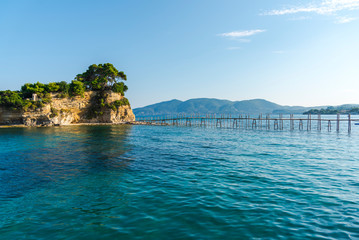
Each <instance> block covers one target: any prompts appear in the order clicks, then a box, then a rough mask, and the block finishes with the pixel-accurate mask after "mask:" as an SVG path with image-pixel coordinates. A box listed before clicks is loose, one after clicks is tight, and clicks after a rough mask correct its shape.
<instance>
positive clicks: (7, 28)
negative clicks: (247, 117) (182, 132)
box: [0, 0, 359, 108]
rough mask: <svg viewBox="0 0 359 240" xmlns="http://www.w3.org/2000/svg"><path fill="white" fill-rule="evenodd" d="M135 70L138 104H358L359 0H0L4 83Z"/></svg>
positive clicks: (132, 81)
mask: <svg viewBox="0 0 359 240" xmlns="http://www.w3.org/2000/svg"><path fill="white" fill-rule="evenodd" d="M107 62H109V63H112V64H113V65H114V66H115V67H116V68H117V69H118V70H120V71H124V72H125V73H126V75H127V79H128V80H127V82H126V84H127V85H128V87H129V90H128V91H127V92H126V97H127V98H128V99H129V100H130V103H131V106H132V108H136V107H143V106H146V105H150V104H153V103H157V102H161V101H168V100H171V99H179V100H187V99H191V98H202V97H205V98H219V99H228V100H233V101H238V100H247V99H256V98H261V99H266V100H269V101H272V102H275V103H278V104H281V105H291V106H298V105H299V106H319V105H340V104H347V103H356V104H359V0H271V1H269V0H222V1H220V0H206V1H204V0H171V1H169V0H151V1H148V0H128V1H125V0H113V1H111V0H102V1H98V0H96V1H93V0H86V1H85V0H84V1H81V0H71V1H69V0H61V1H48V0H1V1H0V84H1V85H0V86H1V87H0V89H1V90H5V89H10V90H18V89H20V87H21V86H22V85H23V84H25V83H32V82H37V81H39V82H43V83H48V82H58V81H67V82H71V80H73V79H74V77H75V76H76V75H77V74H78V73H82V72H84V71H86V69H87V67H88V66H89V65H91V64H99V63H107Z"/></svg>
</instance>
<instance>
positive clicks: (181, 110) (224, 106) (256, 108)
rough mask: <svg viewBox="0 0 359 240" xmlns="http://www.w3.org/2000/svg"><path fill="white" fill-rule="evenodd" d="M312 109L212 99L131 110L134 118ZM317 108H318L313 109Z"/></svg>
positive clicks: (290, 111)
mask: <svg viewBox="0 0 359 240" xmlns="http://www.w3.org/2000/svg"><path fill="white" fill-rule="evenodd" d="M312 108H313V107H310V108H309V107H300V106H294V107H291V106H281V105H278V104H276V103H273V102H269V101H266V100H264V99H253V100H244V101H229V100H221V99H214V98H196V99H190V100H187V101H180V100H176V99H174V100H171V101H166V102H160V103H156V104H153V105H149V106H146V107H142V108H136V109H134V110H133V112H134V114H135V115H136V116H153V115H176V114H186V115H189V114H202V115H203V114H213V113H216V114H232V115H235V114H259V113H263V114H266V113H300V114H301V113H303V112H305V111H308V110H309V109H312ZM314 108H319V107H314Z"/></svg>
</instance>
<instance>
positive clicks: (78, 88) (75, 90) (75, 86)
mask: <svg viewBox="0 0 359 240" xmlns="http://www.w3.org/2000/svg"><path fill="white" fill-rule="evenodd" d="M69 91H70V93H71V95H72V96H83V94H84V92H85V86H84V84H83V83H82V82H80V81H76V80H73V81H72V82H71V84H70V89H69Z"/></svg>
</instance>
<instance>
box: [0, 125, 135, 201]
mask: <svg viewBox="0 0 359 240" xmlns="http://www.w3.org/2000/svg"><path fill="white" fill-rule="evenodd" d="M1 130H2V132H1V135H0V142H1V148H0V151H1V152H2V154H1V158H2V159H1V161H0V189H1V190H2V191H0V198H1V197H3V198H7V197H17V196H20V195H22V194H23V193H24V192H25V191H27V190H29V189H33V188H37V187H38V185H41V184H43V183H47V182H52V181H57V180H60V179H61V180H64V179H67V178H71V177H74V176H77V175H79V174H84V172H90V171H95V172H101V171H117V170H122V169H125V168H126V167H127V165H128V164H129V161H130V159H129V158H128V156H127V157H126V156H124V154H125V153H126V152H128V151H129V150H130V147H131V146H130V145H129V143H128V141H126V138H127V137H128V134H129V132H130V131H131V126H129V125H123V126H122V125H121V126H69V127H67V126H66V127H59V128H56V127H53V128H22V129H1ZM9 144H12V145H11V146H9ZM85 174H86V173H85Z"/></svg>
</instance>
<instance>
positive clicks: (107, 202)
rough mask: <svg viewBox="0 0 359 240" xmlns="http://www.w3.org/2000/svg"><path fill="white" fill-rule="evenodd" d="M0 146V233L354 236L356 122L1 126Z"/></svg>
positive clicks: (357, 220) (358, 164)
mask: <svg viewBox="0 0 359 240" xmlns="http://www.w3.org/2000/svg"><path fill="white" fill-rule="evenodd" d="M353 128H354V127H353ZM358 128H359V126H358ZM0 154H1V155H0V239H87V240H89V239H143V238H145V239H358V238H359V130H358V129H353V132H352V134H348V133H346V132H345V131H342V132H341V133H339V134H338V133H336V132H327V131H322V132H318V131H311V132H306V131H302V132H299V131H294V132H290V131H274V130H271V131H266V130H230V129H215V128H200V127H192V128H189V127H159V126H69V127H53V128H23V129H0Z"/></svg>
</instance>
